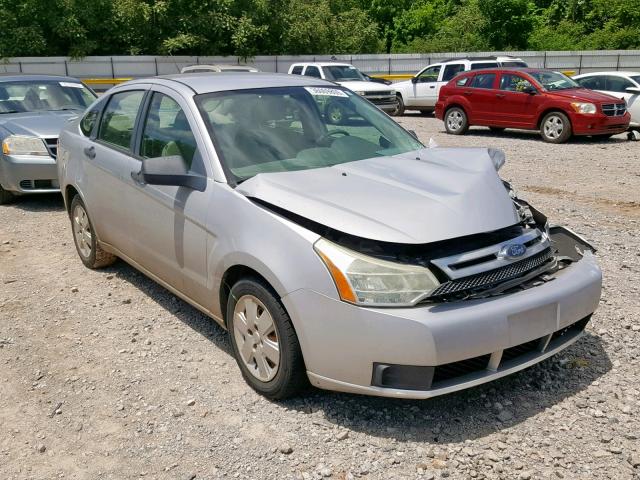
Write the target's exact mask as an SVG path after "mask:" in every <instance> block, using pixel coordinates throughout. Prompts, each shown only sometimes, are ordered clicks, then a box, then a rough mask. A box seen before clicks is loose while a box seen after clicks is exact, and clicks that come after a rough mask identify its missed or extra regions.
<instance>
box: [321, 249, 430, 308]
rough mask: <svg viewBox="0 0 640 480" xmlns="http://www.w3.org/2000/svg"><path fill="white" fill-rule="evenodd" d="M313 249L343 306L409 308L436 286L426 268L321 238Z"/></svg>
mask: <svg viewBox="0 0 640 480" xmlns="http://www.w3.org/2000/svg"><path fill="white" fill-rule="evenodd" d="M314 249H315V251H316V252H317V253H318V255H319V256H320V258H321V259H322V261H323V262H324V264H325V265H326V266H327V269H328V270H329V273H330V274H331V277H332V278H333V281H334V282H335V284H336V288H337V289H338V293H339V295H340V298H341V299H342V300H344V301H345V302H349V303H353V304H356V305H363V306H370V307H404V306H413V305H415V304H416V303H417V302H419V301H420V300H421V299H422V298H424V297H425V296H427V295H428V294H429V293H430V292H432V291H433V290H434V289H436V288H437V287H438V286H439V285H440V282H439V281H438V279H437V278H436V277H435V276H434V275H433V273H431V271H430V270H429V269H428V268H424V267H420V266H416V265H403V264H400V263H395V262H389V261H386V260H380V259H377V258H374V257H369V256H367V255H363V254H361V253H358V252H355V251H353V250H349V249H347V248H344V247H341V246H339V245H336V244H335V243H332V242H330V241H328V240H326V239H324V238H322V239H320V240H318V241H317V242H316V243H315V245H314Z"/></svg>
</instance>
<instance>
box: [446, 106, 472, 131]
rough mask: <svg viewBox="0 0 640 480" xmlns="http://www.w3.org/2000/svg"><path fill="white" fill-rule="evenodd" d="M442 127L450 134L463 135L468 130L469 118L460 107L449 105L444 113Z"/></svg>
mask: <svg viewBox="0 0 640 480" xmlns="http://www.w3.org/2000/svg"><path fill="white" fill-rule="evenodd" d="M444 128H445V130H446V131H447V133H450V134H451V135H463V134H465V133H467V130H469V119H468V118H467V114H466V112H465V111H464V110H463V109H462V108H460V107H451V108H450V109H449V110H447V111H446V112H445V114H444Z"/></svg>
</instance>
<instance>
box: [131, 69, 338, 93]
mask: <svg viewBox="0 0 640 480" xmlns="http://www.w3.org/2000/svg"><path fill="white" fill-rule="evenodd" d="M141 83H143V84H145V83H146V84H148V83H152V84H156V85H158V84H159V85H165V86H168V87H173V88H175V87H176V86H178V85H180V86H183V87H188V88H189V89H190V90H192V91H193V92H195V93H196V94H201V93H211V92H225V91H231V90H248V89H252V88H273V87H309V86H325V87H336V86H337V85H336V84H335V83H331V82H327V81H326V80H322V79H320V78H315V77H304V76H301V75H287V74H281V73H264V72H255V73H253V72H211V73H210V74H209V73H181V74H176V75H163V76H159V77H151V78H139V79H136V80H132V81H129V82H126V83H123V84H121V85H120V86H119V87H118V89H119V90H120V87H122V86H129V85H136V84H141Z"/></svg>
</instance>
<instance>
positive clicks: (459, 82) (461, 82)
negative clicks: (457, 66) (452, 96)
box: [456, 77, 469, 87]
mask: <svg viewBox="0 0 640 480" xmlns="http://www.w3.org/2000/svg"><path fill="white" fill-rule="evenodd" d="M468 83H469V77H463V78H460V79H458V80H456V87H464V86H465V85H467V84H468Z"/></svg>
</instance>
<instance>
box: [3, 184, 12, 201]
mask: <svg viewBox="0 0 640 480" xmlns="http://www.w3.org/2000/svg"><path fill="white" fill-rule="evenodd" d="M11 200H13V194H12V193H11V192H9V191H7V190H5V189H4V188H2V185H0V205H4V204H5V203H9V202H10V201H11Z"/></svg>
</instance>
